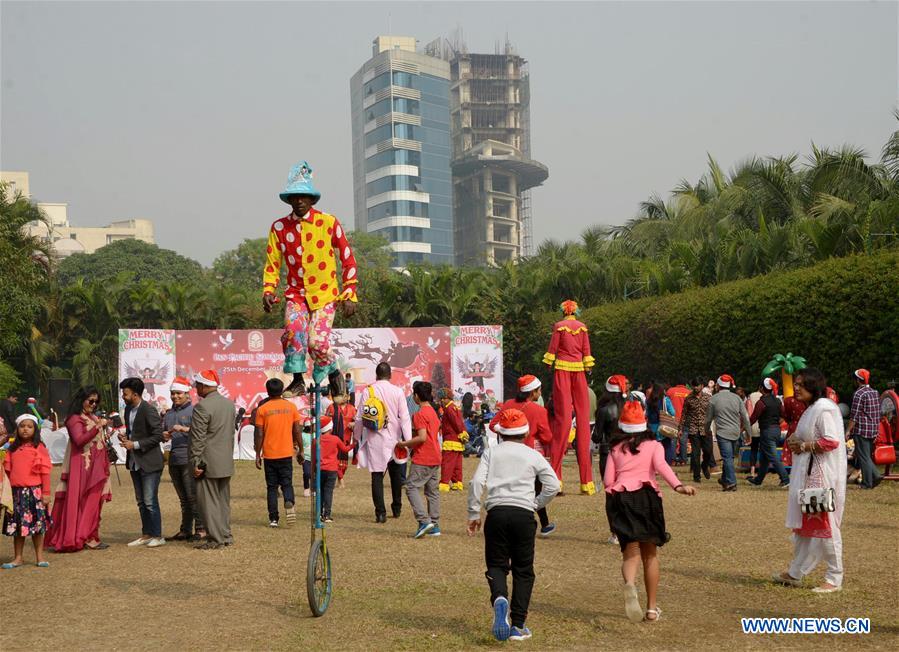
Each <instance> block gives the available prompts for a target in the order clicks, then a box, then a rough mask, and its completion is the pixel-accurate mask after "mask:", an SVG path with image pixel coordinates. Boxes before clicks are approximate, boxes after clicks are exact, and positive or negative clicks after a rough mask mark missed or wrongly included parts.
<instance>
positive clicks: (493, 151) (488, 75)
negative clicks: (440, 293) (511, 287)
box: [428, 41, 549, 266]
mask: <svg viewBox="0 0 899 652" xmlns="http://www.w3.org/2000/svg"><path fill="white" fill-rule="evenodd" d="M428 49H429V50H430V51H429V54H431V56H437V57H440V58H444V59H448V60H449V62H450V131H451V137H452V144H453V159H452V172H453V222H454V244H455V247H454V249H455V259H456V264H457V265H491V266H492V265H502V264H503V263H506V262H509V261H513V260H517V259H518V258H520V257H521V256H527V255H529V254H530V253H531V252H532V233H531V222H532V215H531V205H530V189H531V188H533V187H534V186H539V185H540V184H541V183H543V182H544V181H545V180H546V179H547V177H548V176H549V170H548V169H547V167H546V166H545V165H542V164H541V163H538V162H537V161H534V160H532V159H531V156H530V154H531V152H530V149H531V147H530V112H529V105H530V85H529V81H530V80H529V76H528V70H527V62H526V61H525V60H524V59H523V58H522V57H520V56H518V55H517V54H516V53H515V52H514V51H513V48H512V46H511V45H510V44H509V43H506V45H505V47H504V48H503V49H502V52H500V48H499V46H497V48H496V53H495V54H469V53H468V52H467V49H466V48H465V46H464V44H461V43H460V42H459V41H457V42H456V43H455V44H453V45H450V44H448V43H447V42H446V41H442V42H435V43H432V44H430V45H429V46H428Z"/></svg>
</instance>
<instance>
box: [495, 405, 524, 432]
mask: <svg viewBox="0 0 899 652" xmlns="http://www.w3.org/2000/svg"><path fill="white" fill-rule="evenodd" d="M529 429H530V427H529V426H528V419H527V417H526V416H524V412H522V411H521V410H516V409H515V408H509V409H508V410H503V411H502V412H500V413H499V423H497V424H496V427H495V428H494V430H496V432H498V433H499V434H501V435H506V436H508V437H520V436H522V435H526V434H528V430H529Z"/></svg>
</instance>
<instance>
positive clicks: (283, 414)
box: [253, 378, 303, 527]
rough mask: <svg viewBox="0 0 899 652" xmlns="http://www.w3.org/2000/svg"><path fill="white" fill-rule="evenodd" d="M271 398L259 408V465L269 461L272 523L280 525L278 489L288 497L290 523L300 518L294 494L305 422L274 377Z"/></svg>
mask: <svg viewBox="0 0 899 652" xmlns="http://www.w3.org/2000/svg"><path fill="white" fill-rule="evenodd" d="M265 391H266V392H268V396H269V398H268V400H267V401H266V402H265V403H263V404H262V405H260V406H259V407H258V408H256V430H255V432H254V437H253V443H254V448H255V449H256V468H257V469H261V468H263V463H264V464H265V486H266V490H267V497H268V525H269V527H278V488H279V487H280V489H281V494H282V496H283V497H284V511H285V513H286V520H287V522H288V523H293V522H294V521H296V519H297V514H296V510H295V509H294V502H295V498H294V494H293V456H294V451H296V450H300V451H302V450H303V423H302V418H301V417H300V411H299V410H298V409H297V407H296V406H295V405H294V404H293V403H291V402H290V401H288V400H287V399H285V398H283V397H282V396H281V395H282V394H283V393H284V383H283V382H281V381H280V380H279V379H278V378H271V379H269V380H268V382H266V383H265Z"/></svg>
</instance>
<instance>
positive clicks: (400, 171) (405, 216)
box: [350, 36, 455, 267]
mask: <svg viewBox="0 0 899 652" xmlns="http://www.w3.org/2000/svg"><path fill="white" fill-rule="evenodd" d="M415 43H416V42H415V39H414V38H412V37H405V36H378V37H377V38H375V40H374V42H373V44H372V57H371V59H369V60H368V61H366V62H365V63H364V64H363V65H362V67H361V68H360V69H359V71H358V72H357V73H356V74H355V75H353V77H352V79H351V80H350V102H351V116H352V117H351V119H352V134H353V189H354V207H355V219H356V222H355V227H356V229H357V230H360V231H367V232H368V233H373V234H378V235H382V236H384V237H385V238H386V239H387V241H388V242H389V243H390V245H389V246H390V249H391V250H392V251H393V262H394V265H395V266H397V267H405V266H406V265H408V264H409V263H416V262H424V261H427V262H431V263H435V264H441V263H442V264H450V265H451V264H453V262H454V256H455V251H454V230H453V206H452V179H451V168H450V158H451V147H450V115H449V89H450V65H449V63H448V62H447V61H444V60H441V59H437V58H434V57H430V56H427V55H426V54H423V53H419V52H417V51H416V45H415Z"/></svg>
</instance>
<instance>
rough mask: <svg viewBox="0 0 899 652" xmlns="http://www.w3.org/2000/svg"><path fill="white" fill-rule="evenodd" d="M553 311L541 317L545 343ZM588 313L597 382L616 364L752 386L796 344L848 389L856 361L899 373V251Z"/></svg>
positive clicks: (876, 378) (653, 375)
mask: <svg viewBox="0 0 899 652" xmlns="http://www.w3.org/2000/svg"><path fill="white" fill-rule="evenodd" d="M564 298H565V297H560V300H561V299H564ZM555 318H557V317H556V316H553V315H544V316H543V318H542V319H540V320H539V330H540V331H542V332H543V333H545V337H544V339H545V340H546V341H545V342H544V343H543V346H545V345H546V343H547V342H548V341H549V333H550V325H551V323H552V321H553V319H555ZM581 318H582V319H583V320H584V321H585V322H586V323H587V325H588V326H589V328H590V336H591V337H590V342H591V347H592V349H593V355H594V357H595V358H596V360H597V367H596V371H595V373H594V378H593V383H594V385H599V384H600V382H601V381H602V380H603V379H605V377H606V376H608V375H611V374H613V373H624V374H626V375H627V376H628V377H629V378H637V379H641V380H650V379H657V380H664V381H667V382H677V381H681V380H685V379H688V378H691V377H693V376H696V375H700V376H706V377H709V378H714V377H716V376H717V375H718V374H721V373H725V372H726V373H730V374H731V375H732V376H734V378H736V380H737V383H738V384H741V385H744V386H746V387H753V388H754V387H755V386H756V385H757V383H758V382H759V380H760V376H761V370H762V368H763V367H764V366H765V363H767V362H768V360H770V359H771V356H772V355H773V354H775V353H783V354H786V353H788V352H792V353H794V354H797V355H801V356H803V357H805V358H806V359H807V360H808V362H809V364H810V365H812V366H816V367H819V368H821V369H822V370H823V371H824V373H825V374H827V376H828V379H829V382H830V384H831V385H832V386H833V387H834V388H836V389H837V391H838V392H839V393H840V394H841V395H844V396H846V395H848V393H849V392H851V390H852V382H851V379H850V374H851V372H852V370H853V369H857V368H858V367H865V368H867V369H870V370H871V374H872V384H874V386H875V387H878V388H883V386H884V384H885V382H886V381H887V380H890V379H897V378H899V253H895V252H894V253H884V254H878V255H874V256H864V255H860V256H850V257H847V258H840V259H834V260H831V261H827V262H824V263H821V264H819V265H815V266H814V267H807V268H804V269H800V270H796V271H791V272H776V273H772V274H768V275H765V276H761V277H757V278H754V279H748V280H744V281H736V282H732V283H724V284H722V285H717V286H714V287H709V288H698V289H694V290H688V291H686V292H681V293H678V294H672V295H668V296H664V297H649V298H645V299H638V300H631V301H625V302H620V303H614V304H605V305H602V306H597V307H594V308H589V309H586V310H584V311H583V314H582V316H581ZM535 330H536V329H535ZM532 332H533V331H532ZM534 334H536V333H534ZM531 341H533V340H531ZM528 348H531V347H528ZM533 348H534V350H532V351H531V350H527V351H521V352H511V351H510V354H511V357H512V360H509V362H510V363H511V366H514V365H515V363H516V362H517V361H522V362H525V361H526V362H528V363H533V362H534V361H535V360H536V359H537V358H539V356H540V355H542V351H540V350H539V346H534V347H533ZM531 371H532V372H533V369H532V370H531ZM541 375H543V376H544V377H546V374H541Z"/></svg>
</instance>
